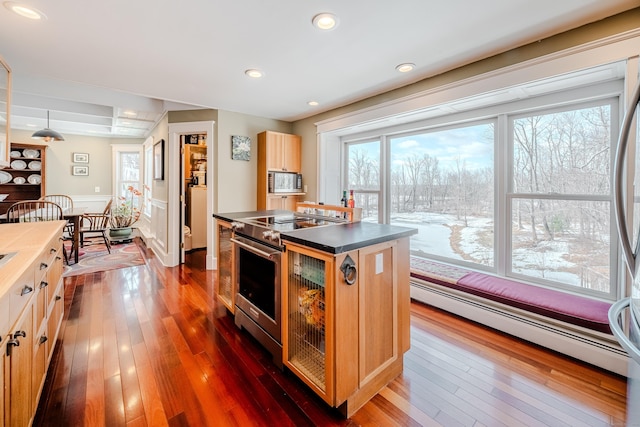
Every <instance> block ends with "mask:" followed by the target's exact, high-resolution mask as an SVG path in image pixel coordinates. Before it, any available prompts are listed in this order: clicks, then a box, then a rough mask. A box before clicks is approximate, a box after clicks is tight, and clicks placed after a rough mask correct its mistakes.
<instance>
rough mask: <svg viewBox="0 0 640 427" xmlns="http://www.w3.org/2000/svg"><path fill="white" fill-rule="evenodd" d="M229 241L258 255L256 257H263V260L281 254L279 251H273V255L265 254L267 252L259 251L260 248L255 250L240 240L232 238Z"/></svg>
mask: <svg viewBox="0 0 640 427" xmlns="http://www.w3.org/2000/svg"><path fill="white" fill-rule="evenodd" d="M229 240H230V241H231V242H233V243H235V244H236V245H238V246H242V247H243V248H245V249H246V250H248V251H249V252H253V253H254V254H256V255H260V256H261V257H263V258H268V259H271V257H272V256H273V255H278V254H280V252H279V251H273V252H271V253H269V252H265V251H262V250H260V249H258V248H255V247H253V246H251V245H249V244H247V243H244V242H241V241H240V240H237V239H234V238H230V239H229Z"/></svg>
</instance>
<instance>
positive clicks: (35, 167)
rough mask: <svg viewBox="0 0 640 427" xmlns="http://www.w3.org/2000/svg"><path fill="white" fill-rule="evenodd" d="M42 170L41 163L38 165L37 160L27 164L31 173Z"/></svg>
mask: <svg viewBox="0 0 640 427" xmlns="http://www.w3.org/2000/svg"><path fill="white" fill-rule="evenodd" d="M41 168H42V163H40V162H39V161H37V160H34V161H33V162H29V169H31V170H32V171H39V170H40V169H41Z"/></svg>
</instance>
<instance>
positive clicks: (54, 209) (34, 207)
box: [7, 200, 69, 264]
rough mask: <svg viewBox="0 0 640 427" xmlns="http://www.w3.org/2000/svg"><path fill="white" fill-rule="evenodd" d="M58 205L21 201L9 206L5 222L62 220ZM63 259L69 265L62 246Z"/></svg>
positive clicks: (43, 201) (60, 209)
mask: <svg viewBox="0 0 640 427" xmlns="http://www.w3.org/2000/svg"><path fill="white" fill-rule="evenodd" d="M63 219H64V217H63V215H62V208H61V207H60V205H58V204H57V203H54V202H50V201H48V200H23V201H20V202H16V203H14V204H12V205H11V206H9V209H8V210H7V222H40V221H59V220H63ZM62 253H63V255H64V259H65V261H66V262H67V264H69V257H68V255H67V249H66V248H65V247H64V244H63V245H62Z"/></svg>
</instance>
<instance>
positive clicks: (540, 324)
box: [411, 278, 628, 376]
mask: <svg viewBox="0 0 640 427" xmlns="http://www.w3.org/2000/svg"><path fill="white" fill-rule="evenodd" d="M411 298H412V299H414V300H416V301H420V302H423V303H425V304H429V305H432V306H434V307H437V308H440V309H442V310H445V311H448V312H451V313H454V314H457V315H459V316H461V317H464V318H466V319H469V320H472V321H475V322H478V323H480V324H483V325H486V326H489V327H491V328H493V329H496V330H499V331H501V332H504V333H507V334H509V335H513V336H515V337H518V338H521V339H523V340H525V341H529V342H532V343H534V344H538V345H540V346H543V347H545V348H548V349H551V350H554V351H557V352H559V353H562V354H564V355H567V356H570V357H572V358H574V359H578V360H581V361H583V362H586V363H589V364H591V365H594V366H597V367H599V368H602V369H606V370H608V371H611V372H614V373H616V374H619V375H623V376H626V375H627V361H628V356H627V353H626V352H625V351H624V349H622V348H621V347H620V345H619V344H618V342H617V341H616V340H615V338H614V337H613V335H611V336H609V335H608V334H604V333H601V332H598V331H591V330H588V329H586V328H581V327H579V326H574V325H570V324H564V323H563V322H561V321H557V320H555V319H549V318H545V317H543V316H539V315H537V314H535V313H530V312H527V311H524V310H521V309H518V308H515V307H510V306H507V305H505V304H502V303H499V302H495V301H491V300H487V299H485V298H481V297H478V296H475V295H471V294H466V293H464V292H460V291H457V290H455V289H450V288H447V287H445V286H441V285H438V284H435V283H431V282H428V281H424V280H420V279H415V278H412V279H411Z"/></svg>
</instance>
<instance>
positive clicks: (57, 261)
mask: <svg viewBox="0 0 640 427" xmlns="http://www.w3.org/2000/svg"><path fill="white" fill-rule="evenodd" d="M63 225H64V223H62V221H61V224H60V235H56V237H55V238H54V239H51V240H50V241H49V242H45V244H44V245H43V249H42V252H41V254H40V256H39V257H38V258H37V260H36V261H35V262H34V263H33V264H32V265H31V266H30V267H28V268H27V269H25V270H24V273H23V274H22V276H21V278H20V279H19V280H18V281H17V282H16V283H15V284H14V286H12V288H11V289H10V291H9V292H8V293H6V294H4V295H0V306H3V304H2V303H3V301H5V302H6V301H10V302H11V306H10V324H9V327H8V328H7V332H6V333H5V334H2V336H0V339H1V341H0V355H1V358H2V364H1V365H0V367H1V369H0V426H7V427H9V426H11V427H13V426H16V427H17V426H20V427H24V426H28V425H30V424H31V422H32V421H33V416H34V415H35V412H36V409H37V406H38V400H39V398H40V394H41V392H42V389H43V386H44V381H45V376H46V373H47V369H48V366H49V362H50V360H51V355H52V353H53V348H54V344H55V340H56V339H57V335H58V332H59V330H60V325H61V322H62V314H63V310H64V307H63V306H64V303H63V296H64V295H63V290H64V284H63V280H62V271H63V268H64V267H63V265H62V262H63V256H62V240H61V238H60V236H61V233H62V227H63Z"/></svg>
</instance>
